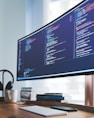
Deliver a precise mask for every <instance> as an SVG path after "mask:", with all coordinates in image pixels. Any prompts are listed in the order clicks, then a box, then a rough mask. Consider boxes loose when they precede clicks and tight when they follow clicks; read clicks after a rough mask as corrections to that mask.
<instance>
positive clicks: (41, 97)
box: [36, 94, 64, 101]
mask: <svg viewBox="0 0 94 118" xmlns="http://www.w3.org/2000/svg"><path fill="white" fill-rule="evenodd" d="M36 98H37V100H49V101H51V100H52V101H61V100H64V96H62V95H57V94H54V95H52V94H37V96H36Z"/></svg>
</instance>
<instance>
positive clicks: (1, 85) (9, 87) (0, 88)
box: [0, 69, 14, 90]
mask: <svg viewBox="0 0 94 118" xmlns="http://www.w3.org/2000/svg"><path fill="white" fill-rule="evenodd" d="M0 72H2V75H3V78H2V79H4V73H5V72H8V73H9V74H10V75H11V77H12V81H9V82H8V83H7V85H6V87H5V90H9V89H11V88H12V87H13V83H14V76H13V74H12V72H11V71H9V70H7V69H2V70H0ZM3 84H4V83H1V82H0V90H3V87H4V85H3Z"/></svg>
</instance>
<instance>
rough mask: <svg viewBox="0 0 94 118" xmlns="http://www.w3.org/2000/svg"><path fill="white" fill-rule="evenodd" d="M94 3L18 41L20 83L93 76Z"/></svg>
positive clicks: (86, 3)
mask: <svg viewBox="0 0 94 118" xmlns="http://www.w3.org/2000/svg"><path fill="white" fill-rule="evenodd" d="M93 61H94V0H84V1H83V2H81V3H80V4H79V5H77V6H76V7H74V8H73V9H71V10H69V11H68V12H66V13H65V14H63V15H61V16H60V17H58V18H57V19H55V20H54V21H52V22H50V23H49V24H47V25H45V26H43V27H42V28H40V29H38V30H36V31H35V32H33V33H31V34H29V35H27V36H25V37H23V38H21V39H19V40H18V55H17V80H19V81H21V80H36V79H45V78H51V77H53V78H54V77H57V76H69V75H75V74H87V73H92V72H94V62H93Z"/></svg>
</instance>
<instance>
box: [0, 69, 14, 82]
mask: <svg viewBox="0 0 94 118" xmlns="http://www.w3.org/2000/svg"><path fill="white" fill-rule="evenodd" d="M0 72H3V73H5V72H8V73H10V75H11V76H12V79H13V80H12V83H14V76H13V74H12V72H11V71H9V70H7V69H2V70H0Z"/></svg>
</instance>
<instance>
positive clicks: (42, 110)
mask: <svg viewBox="0 0 94 118" xmlns="http://www.w3.org/2000/svg"><path fill="white" fill-rule="evenodd" d="M20 109H21V110H25V111H28V112H32V113H36V114H39V115H42V116H55V115H67V112H66V111H61V110H57V109H52V108H48V107H43V106H38V105H34V106H25V107H20Z"/></svg>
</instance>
